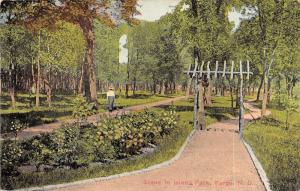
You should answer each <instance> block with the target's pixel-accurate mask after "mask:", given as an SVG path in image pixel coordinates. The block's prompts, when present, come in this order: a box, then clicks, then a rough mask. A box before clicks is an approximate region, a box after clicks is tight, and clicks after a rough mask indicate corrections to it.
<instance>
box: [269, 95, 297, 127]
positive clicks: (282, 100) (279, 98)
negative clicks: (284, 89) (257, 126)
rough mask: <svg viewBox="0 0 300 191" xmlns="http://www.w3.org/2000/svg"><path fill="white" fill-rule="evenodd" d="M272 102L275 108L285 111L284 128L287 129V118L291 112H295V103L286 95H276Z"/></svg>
mask: <svg viewBox="0 0 300 191" xmlns="http://www.w3.org/2000/svg"><path fill="white" fill-rule="evenodd" d="M273 102H274V103H275V104H276V106H277V108H279V109H281V110H284V111H285V124H286V128H289V120H288V118H289V115H290V114H291V113H292V112H294V111H297V108H298V104H297V102H296V101H295V100H293V99H292V98H290V97H289V96H288V95H286V94H276V95H275V97H274V100H273Z"/></svg>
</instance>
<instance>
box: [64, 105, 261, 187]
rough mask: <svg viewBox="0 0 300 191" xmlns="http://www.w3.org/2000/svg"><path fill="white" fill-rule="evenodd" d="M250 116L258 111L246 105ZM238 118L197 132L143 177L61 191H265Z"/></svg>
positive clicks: (143, 174) (257, 115) (254, 115)
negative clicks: (173, 156)
mask: <svg viewBox="0 0 300 191" xmlns="http://www.w3.org/2000/svg"><path fill="white" fill-rule="evenodd" d="M245 107H246V108H248V109H249V110H250V112H251V114H246V115H245V120H246V122H247V121H249V120H251V119H253V118H259V117H260V110H259V109H257V108H254V107H253V106H252V105H251V104H249V103H245ZM237 131H238V119H231V120H226V121H221V122H218V123H215V124H212V125H210V126H208V128H207V130H206V131H197V132H196V133H195V134H194V136H193V137H192V139H191V140H190V142H189V144H188V145H187V147H186V149H185V150H184V152H183V153H182V155H181V157H180V159H179V160H177V161H176V162H174V163H172V164H171V165H170V166H167V167H162V168H160V169H156V170H153V171H149V172H145V173H142V174H136V175H131V176H127V177H121V178H116V179H111V180H105V181H99V182H94V183H89V184H82V185H77V186H74V187H68V188H62V189H59V190H60V191H196V190H197V191H199V190H201V191H220V190H226V191H227V190H228V191H240V190H241V191H264V190H265V188H264V186H263V184H262V182H261V180H260V178H259V175H258V174H257V171H256V169H255V167H254V165H253V163H252V161H251V158H250V156H249V154H248V152H247V150H246V148H245V147H244V144H243V143H242V141H241V139H240V138H239V134H238V133H237Z"/></svg>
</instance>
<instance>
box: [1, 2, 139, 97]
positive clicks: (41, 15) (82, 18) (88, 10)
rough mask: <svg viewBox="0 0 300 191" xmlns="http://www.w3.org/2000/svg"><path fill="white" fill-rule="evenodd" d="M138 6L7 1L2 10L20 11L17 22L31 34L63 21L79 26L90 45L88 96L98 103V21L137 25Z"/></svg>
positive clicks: (86, 74) (86, 70)
mask: <svg viewBox="0 0 300 191" xmlns="http://www.w3.org/2000/svg"><path fill="white" fill-rule="evenodd" d="M136 3H137V0H126V1H125V0H103V1H98V0H82V1H72V0H59V1H52V0H41V1H40V2H38V3H36V2H35V1H32V0H27V1H9V0H4V1H2V2H1V7H2V6H3V7H4V8H5V10H8V11H11V10H14V9H12V7H14V8H17V11H15V12H14V14H15V17H14V18H15V20H14V22H16V23H21V24H24V25H25V26H26V27H27V28H28V29H31V30H40V29H41V28H52V29H55V23H56V22H57V21H59V20H64V21H67V22H70V23H74V24H76V25H78V26H79V27H80V29H81V30H82V32H83V34H84V37H85V40H86V43H87V47H86V51H85V62H84V67H83V69H84V70H83V71H84V72H83V73H84V78H83V82H84V83H83V84H84V91H85V96H86V98H87V99H88V100H89V101H93V102H96V100H97V92H96V74H95V70H96V67H95V63H94V57H93V56H94V55H93V54H94V46H95V34H94V31H93V26H94V20H95V19H99V20H100V21H101V22H103V23H105V24H106V25H108V26H114V25H115V24H116V22H115V21H113V20H117V21H118V22H119V21H120V20H125V21H128V22H131V23H137V21H136V20H135V19H134V18H133V16H134V15H135V14H136V13H137V10H136V7H135V6H136ZM111 10H113V13H112V11H111ZM11 23H12V22H11Z"/></svg>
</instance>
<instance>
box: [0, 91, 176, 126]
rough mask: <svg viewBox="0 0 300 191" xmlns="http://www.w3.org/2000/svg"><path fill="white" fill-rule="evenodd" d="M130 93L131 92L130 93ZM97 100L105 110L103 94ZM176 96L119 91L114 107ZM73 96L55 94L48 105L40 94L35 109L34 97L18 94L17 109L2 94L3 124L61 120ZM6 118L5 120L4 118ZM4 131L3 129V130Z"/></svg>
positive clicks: (66, 115) (69, 109)
mask: <svg viewBox="0 0 300 191" xmlns="http://www.w3.org/2000/svg"><path fill="white" fill-rule="evenodd" d="M130 95H131V94H130ZM98 96H99V99H98V102H99V103H100V108H99V112H104V111H106V107H107V104H106V103H107V100H106V95H105V94H99V95H98ZM176 96H181V94H174V95H153V94H150V93H146V92H136V95H135V96H130V97H129V98H125V96H124V95H123V94H121V93H118V94H117V99H116V102H115V103H116V107H117V108H119V109H120V108H124V107H128V106H134V105H141V104H147V103H153V102H157V101H162V100H166V99H170V98H174V97H176ZM74 98H75V96H72V95H65V96H63V95H56V96H53V101H52V107H48V105H47V102H46V95H41V106H40V107H39V108H38V109H37V108H35V107H34V104H35V97H34V96H30V95H29V94H18V96H17V103H16V106H17V109H11V108H10V97H9V95H8V94H5V93H4V94H3V95H2V96H1V102H0V114H1V115H2V118H3V122H2V123H3V124H2V125H4V126H6V125H8V124H5V123H6V121H8V122H7V123H9V121H11V119H18V118H28V119H30V122H28V124H29V126H33V125H38V124H43V123H51V122H53V121H56V120H63V119H67V118H71V115H72V111H73V107H74V103H73V100H74ZM6 118H7V120H6ZM3 132H5V130H3Z"/></svg>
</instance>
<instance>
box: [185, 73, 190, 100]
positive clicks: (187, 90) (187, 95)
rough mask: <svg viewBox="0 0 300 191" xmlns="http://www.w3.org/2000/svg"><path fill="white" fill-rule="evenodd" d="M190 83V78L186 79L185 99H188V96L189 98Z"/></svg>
mask: <svg viewBox="0 0 300 191" xmlns="http://www.w3.org/2000/svg"><path fill="white" fill-rule="evenodd" d="M191 82H192V79H191V78H190V77H188V81H187V86H186V92H185V97H186V99H188V98H189V96H190V90H191Z"/></svg>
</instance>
